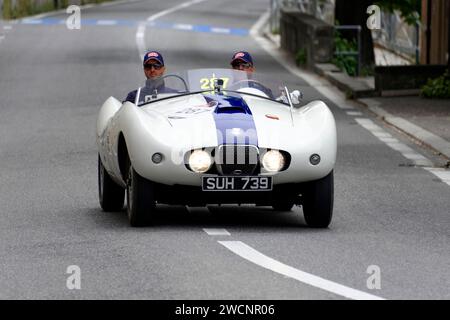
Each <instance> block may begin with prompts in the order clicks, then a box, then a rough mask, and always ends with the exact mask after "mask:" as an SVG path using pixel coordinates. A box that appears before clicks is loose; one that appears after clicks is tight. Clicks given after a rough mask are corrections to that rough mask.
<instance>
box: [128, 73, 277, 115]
mask: <svg viewBox="0 0 450 320" xmlns="http://www.w3.org/2000/svg"><path fill="white" fill-rule="evenodd" d="M218 80H221V81H218ZM219 85H220V88H218V86H219ZM283 88H284V87H283V85H282V84H281V83H280V82H279V81H277V80H274V79H271V78H269V77H267V76H263V75H259V74H256V73H253V72H252V73H250V72H245V71H238V70H233V69H194V70H188V71H185V72H181V73H172V74H168V75H165V76H163V77H160V78H158V79H154V80H151V79H149V80H147V81H146V83H145V85H144V86H143V87H141V88H139V89H138V94H137V95H136V105H138V106H140V105H143V104H147V103H149V102H152V101H157V100H161V99H163V98H168V97H172V96H178V95H183V94H189V93H193V92H203V93H208V94H213V93H214V92H215V91H216V90H218V89H219V90H220V91H221V92H222V93H223V94H227V92H230V93H231V92H235V93H238V94H239V93H241V94H250V95H255V96H260V97H264V98H267V99H272V100H278V101H279V100H280V97H282V95H283V93H282V92H283ZM216 92H217V91H216Z"/></svg>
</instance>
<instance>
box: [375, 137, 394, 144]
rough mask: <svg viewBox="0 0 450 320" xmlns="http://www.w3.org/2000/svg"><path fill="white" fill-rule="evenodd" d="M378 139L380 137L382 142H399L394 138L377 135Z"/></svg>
mask: <svg viewBox="0 0 450 320" xmlns="http://www.w3.org/2000/svg"><path fill="white" fill-rule="evenodd" d="M378 139H380V140H381V141H383V142H384V143H394V142H399V141H398V140H397V139H395V138H386V137H378Z"/></svg>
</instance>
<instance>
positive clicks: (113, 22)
mask: <svg viewBox="0 0 450 320" xmlns="http://www.w3.org/2000/svg"><path fill="white" fill-rule="evenodd" d="M116 24H117V21H116V20H98V21H97V25H98V26H114V25H116Z"/></svg>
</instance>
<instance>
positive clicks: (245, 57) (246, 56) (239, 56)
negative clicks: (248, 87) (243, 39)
mask: <svg viewBox="0 0 450 320" xmlns="http://www.w3.org/2000/svg"><path fill="white" fill-rule="evenodd" d="M236 60H242V61H244V62H246V63H250V64H251V65H253V59H252V56H251V55H250V53H248V52H247V51H238V52H236V53H235V54H233V58H232V59H231V63H230V64H231V65H233V64H234V63H235V61H236Z"/></svg>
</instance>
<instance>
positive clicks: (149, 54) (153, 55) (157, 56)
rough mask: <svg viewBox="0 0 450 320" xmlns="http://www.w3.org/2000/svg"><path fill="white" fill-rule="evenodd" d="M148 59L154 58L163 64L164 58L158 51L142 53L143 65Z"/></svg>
mask: <svg viewBox="0 0 450 320" xmlns="http://www.w3.org/2000/svg"><path fill="white" fill-rule="evenodd" d="M150 60H156V61H158V62H159V63H160V64H161V65H164V59H163V57H162V55H161V53H159V52H158V51H148V52H147V53H146V54H145V55H144V62H143V64H144V65H145V64H147V63H148V62H149V61H150Z"/></svg>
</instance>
